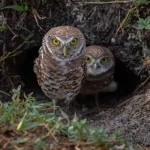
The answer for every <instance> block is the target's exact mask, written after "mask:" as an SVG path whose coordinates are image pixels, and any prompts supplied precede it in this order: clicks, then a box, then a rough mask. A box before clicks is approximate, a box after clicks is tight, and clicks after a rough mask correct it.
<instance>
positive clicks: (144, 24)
mask: <svg viewBox="0 0 150 150" xmlns="http://www.w3.org/2000/svg"><path fill="white" fill-rule="evenodd" d="M137 29H139V30H143V29H146V30H150V16H148V17H147V18H146V19H143V18H140V19H139V21H138V27H137Z"/></svg>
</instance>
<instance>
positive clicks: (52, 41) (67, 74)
mask: <svg viewBox="0 0 150 150" xmlns="http://www.w3.org/2000/svg"><path fill="white" fill-rule="evenodd" d="M84 48H85V39H84V36H83V34H82V33H81V31H80V30H79V29H77V28H75V27H71V26H60V27H54V28H52V29H51V30H49V31H48V32H47V33H46V35H45V36H44V38H43V42H42V46H41V48H40V50H39V57H38V58H37V59H36V60H35V64H34V72H35V73H36V76H37V80H38V84H39V85H40V87H41V89H42V91H43V92H44V93H45V95H46V96H48V97H49V98H50V99H52V100H56V101H57V100H64V101H65V102H67V103H69V102H70V101H71V100H72V99H73V98H74V97H75V96H76V95H77V94H78V93H79V92H80V88H81V85H82V81H83V79H84V69H85V50H84Z"/></svg>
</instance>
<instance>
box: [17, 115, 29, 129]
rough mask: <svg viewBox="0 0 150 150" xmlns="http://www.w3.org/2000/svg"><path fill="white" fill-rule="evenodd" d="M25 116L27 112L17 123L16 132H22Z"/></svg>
mask: <svg viewBox="0 0 150 150" xmlns="http://www.w3.org/2000/svg"><path fill="white" fill-rule="evenodd" d="M26 116H27V112H26V113H25V114H24V116H23V118H21V121H20V122H19V124H18V126H17V131H23V127H24V122H25V117H26Z"/></svg>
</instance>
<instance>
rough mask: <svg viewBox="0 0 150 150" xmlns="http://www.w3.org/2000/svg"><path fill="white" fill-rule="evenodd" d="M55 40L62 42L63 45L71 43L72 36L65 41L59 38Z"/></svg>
mask: <svg viewBox="0 0 150 150" xmlns="http://www.w3.org/2000/svg"><path fill="white" fill-rule="evenodd" d="M56 39H57V40H59V41H60V42H62V44H65V43H69V42H70V41H72V40H73V39H74V36H71V37H69V38H68V39H67V40H63V39H61V38H60V37H56Z"/></svg>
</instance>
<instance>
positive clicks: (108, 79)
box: [81, 45, 117, 94]
mask: <svg viewBox="0 0 150 150" xmlns="http://www.w3.org/2000/svg"><path fill="white" fill-rule="evenodd" d="M85 53H86V54H85V55H86V60H85V61H86V82H85V84H84V86H83V88H82V89H81V93H82V94H96V93H104V92H114V91H115V90H116V89H117V83H116V82H115V81H114V67H115V60H114V56H113V54H112V53H111V52H110V51H109V49H107V48H105V47H102V46H96V45H93V46H88V47H86V48H85Z"/></svg>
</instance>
